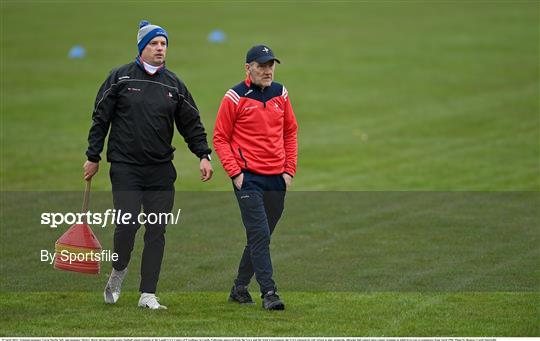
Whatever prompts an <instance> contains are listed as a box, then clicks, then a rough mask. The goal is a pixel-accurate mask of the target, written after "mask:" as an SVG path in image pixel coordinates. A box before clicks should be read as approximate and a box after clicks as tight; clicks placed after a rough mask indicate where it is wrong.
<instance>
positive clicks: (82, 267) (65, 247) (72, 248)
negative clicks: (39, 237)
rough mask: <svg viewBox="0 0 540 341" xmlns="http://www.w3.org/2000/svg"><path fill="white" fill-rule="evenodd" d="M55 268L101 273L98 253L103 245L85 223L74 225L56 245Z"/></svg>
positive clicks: (85, 204)
mask: <svg viewBox="0 0 540 341" xmlns="http://www.w3.org/2000/svg"><path fill="white" fill-rule="evenodd" d="M89 194H90V181H87V182H86V189H85V191H84V202H83V210H82V211H83V213H84V212H86V211H88V197H89ZM54 248H55V253H56V255H55V257H54V268H55V269H59V270H67V271H75V272H81V273H87V274H98V273H99V260H97V258H98V257H96V253H100V252H101V244H100V243H99V240H98V239H97V238H96V236H95V234H94V232H92V229H91V228H90V226H89V225H88V223H86V222H84V223H82V224H75V225H72V226H71V227H70V228H69V229H68V230H67V231H66V232H65V233H64V234H63V235H62V236H61V237H60V238H58V240H57V241H56V243H55V244H54Z"/></svg>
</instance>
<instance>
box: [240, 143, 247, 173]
mask: <svg viewBox="0 0 540 341" xmlns="http://www.w3.org/2000/svg"><path fill="white" fill-rule="evenodd" d="M238 153H239V154H240V158H241V159H242V161H244V167H245V168H246V169H247V168H248V164H247V161H246V158H245V157H244V154H242V149H240V147H238Z"/></svg>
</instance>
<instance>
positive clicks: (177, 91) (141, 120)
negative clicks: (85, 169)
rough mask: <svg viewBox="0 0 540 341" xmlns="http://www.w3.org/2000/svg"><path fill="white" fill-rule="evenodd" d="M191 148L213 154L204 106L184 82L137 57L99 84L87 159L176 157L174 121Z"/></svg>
mask: <svg viewBox="0 0 540 341" xmlns="http://www.w3.org/2000/svg"><path fill="white" fill-rule="evenodd" d="M173 122H174V123H175V124H176V127H177V129H178V131H179V132H180V134H181V135H182V136H183V137H184V140H185V141H186V143H187V144H188V147H189V149H190V150H191V152H192V153H193V154H195V155H197V156H198V157H201V156H202V155H204V154H210V152H211V150H210V148H208V143H207V141H206V132H205V130H204V126H203V125H202V123H201V119H200V116H199V111H198V109H197V106H196V105H195V102H194V101H193V98H192V97H191V94H190V93H189V91H188V89H187V88H186V86H185V84H184V83H183V82H182V81H181V80H180V79H178V77H176V75H175V74H174V73H172V72H171V71H169V70H167V69H166V68H163V69H161V70H159V71H158V72H157V73H155V74H154V75H149V74H148V73H146V71H145V70H144V69H143V67H142V66H141V65H140V64H139V62H138V61H135V62H133V63H129V64H126V65H123V66H121V67H119V68H117V69H114V70H112V71H111V74H110V75H109V77H108V78H107V79H106V80H105V82H104V83H103V85H102V86H101V88H100V89H99V92H98V95H97V97H96V103H95V106H94V113H93V115H92V127H91V128H90V133H89V135H88V150H87V151H86V156H87V158H88V160H90V161H93V162H98V161H99V160H101V157H100V156H99V155H100V154H101V151H102V150H103V144H104V141H105V136H107V132H108V131H109V126H110V127H111V131H110V134H109V140H108V142H107V144H108V148H107V161H109V162H123V163H131V164H137V165H151V164H158V163H163V162H167V161H170V160H172V159H173V152H174V150H175V148H174V147H173V146H172V145H171V142H172V138H173V133H174V124H173Z"/></svg>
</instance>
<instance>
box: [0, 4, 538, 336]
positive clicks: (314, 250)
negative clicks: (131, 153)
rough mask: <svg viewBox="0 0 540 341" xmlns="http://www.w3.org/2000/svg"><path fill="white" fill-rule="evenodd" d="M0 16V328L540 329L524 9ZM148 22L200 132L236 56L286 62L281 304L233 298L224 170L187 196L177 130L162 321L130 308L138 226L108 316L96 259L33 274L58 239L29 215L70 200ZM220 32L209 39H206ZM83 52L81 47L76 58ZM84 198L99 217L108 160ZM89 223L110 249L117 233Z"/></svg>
mask: <svg viewBox="0 0 540 341" xmlns="http://www.w3.org/2000/svg"><path fill="white" fill-rule="evenodd" d="M0 4H1V19H2V20H1V25H2V26H1V28H2V33H1V65H0V66H1V80H0V81H1V93H0V100H1V101H0V102H1V157H0V167H1V182H0V187H1V190H2V195H1V212H0V214H1V217H0V219H1V224H0V229H1V230H0V236H1V251H0V252H1V257H0V259H1V264H0V265H1V266H0V269H1V276H0V287H1V289H2V290H1V293H0V309H1V314H0V315H1V318H0V335H1V336H235V335H236V336H287V335H291V336H460V335H461V336H540V329H539V327H538V321H539V320H540V308H539V307H540V270H539V269H540V248H539V247H538V246H539V245H540V218H539V217H538V213H537V211H538V207H540V193H539V192H540V115H539V93H540V83H539V63H538V61H539V55H540V54H539V42H540V35H539V31H538V27H539V21H540V20H539V9H540V8H539V3H538V2H537V1H522V2H510V1H508V2H505V1H499V2H493V3H489V2H480V1H478V2H460V1H459V2H458V1H455V2H454V1H445V2H412V1H411V2H401V1H399V2H398V1H395V2H375V1H366V2H358V3H355V2H314V3H307V2H306V3H296V4H291V3H287V2H271V3H265V4H264V6H263V5H261V4H259V3H257V4H248V3H244V2H231V3H226V2H201V3H197V2H185V3H180V2H178V3H176V2H163V3H152V4H147V3H144V2H120V3H112V4H106V3H104V2H59V1H57V2H45V1H24V2H23V1H6V0H1V2H0ZM156 9H157V10H156ZM150 14H151V15H150ZM141 19H149V20H150V21H152V22H154V23H156V24H159V25H162V26H164V27H165V28H166V29H167V31H168V32H169V41H170V47H169V51H168V58H167V63H168V67H169V68H170V69H172V70H173V71H174V72H176V73H177V74H178V75H179V76H180V78H182V79H183V80H184V81H185V83H186V84H187V85H188V87H189V89H190V90H191V92H192V94H193V96H194V98H195V100H196V101H197V104H198V106H199V109H200V111H201V116H202V120H203V123H204V124H205V126H206V127H207V129H208V132H209V135H210V136H211V132H212V130H213V124H214V120H215V115H216V111H217V108H218V105H219V102H220V100H221V98H222V96H223V94H224V93H225V91H226V90H227V89H228V88H229V87H230V86H232V85H234V84H236V83H237V82H239V81H240V80H241V79H243V76H244V75H243V72H242V67H243V60H244V55H245V52H246V50H247V49H248V48H249V47H250V46H251V45H254V44H256V43H259V42H266V43H267V44H269V45H270V46H271V47H272V48H273V49H274V51H275V53H276V55H277V56H278V57H279V58H280V59H281V61H282V64H281V65H279V66H278V68H277V71H276V80H277V81H279V82H282V83H284V84H285V85H286V86H287V89H288V90H289V93H290V96H291V100H292V103H293V107H294V109H295V112H296V116H297V119H298V122H299V126H300V130H299V164H298V174H297V176H296V178H295V180H294V186H293V187H292V192H291V193H289V195H288V198H287V207H286V211H285V216H284V217H283V219H282V221H281V222H280V225H279V226H278V230H277V232H276V234H275V236H274V238H273V240H272V252H273V259H274V263H275V269H276V280H277V282H278V285H279V288H280V292H281V294H282V296H283V298H284V299H285V302H286V304H287V310H286V311H285V312H281V313H280V312H272V313H269V312H265V311H263V310H262V309H261V307H260V300H259V299H257V305H256V306H252V307H238V306H235V305H233V304H229V303H227V302H226V298H227V292H228V290H229V289H230V285H231V281H232V278H233V277H234V271H235V266H236V263H237V261H238V257H239V255H240V251H241V249H242V245H243V243H244V236H243V231H242V226H241V223H240V217H239V212H238V209H237V207H236V203H235V202H234V198H233V196H232V194H231V193H230V189H231V185H230V182H229V180H228V179H227V177H226V174H225V173H224V171H223V170H222V168H221V166H220V165H219V161H218V160H216V161H215V162H214V168H215V170H216V174H215V178H214V179H213V180H212V181H211V182H210V183H207V184H203V183H201V182H200V181H199V180H198V167H197V166H198V165H197V163H198V161H197V160H196V158H195V157H194V156H192V155H190V154H189V152H188V151H187V148H186V146H185V144H184V142H183V141H182V139H181V138H180V137H179V136H178V134H177V135H176V136H175V139H174V143H173V144H174V145H175V146H176V147H177V151H176V154H175V165H176V167H177V169H178V173H179V178H178V181H177V182H176V188H177V191H178V193H177V198H176V207H175V208H176V209H178V208H181V209H182V212H183V215H182V220H181V223H180V224H179V225H178V226H170V227H169V229H168V231H167V246H166V248H167V249H166V254H165V260H164V265H163V272H162V275H161V280H160V287H159V293H158V296H160V298H161V299H162V302H163V304H165V305H168V306H169V310H167V311H159V312H149V311H142V310H139V309H137V307H136V303H137V286H138V266H139V264H140V254H141V252H140V251H141V246H142V233H139V235H138V242H137V245H136V250H135V251H134V253H133V259H132V264H131V266H130V274H129V276H128V278H127V282H126V284H125V287H124V288H125V292H124V294H123V296H122V298H121V300H120V301H119V303H118V305H117V306H107V305H105V304H104V303H102V296H101V295H102V288H103V286H104V284H105V281H106V278H107V274H108V272H109V271H110V264H109V263H105V264H103V268H102V272H101V273H100V274H99V275H98V276H84V275H80V274H74V273H67V272H60V271H56V270H53V269H52V267H51V266H49V265H47V264H44V263H42V262H40V261H39V252H40V250H41V249H48V250H52V249H53V244H54V241H55V240H56V239H57V238H58V237H59V236H60V235H61V234H62V232H63V231H65V226H63V227H60V228H58V229H56V230H53V229H49V228H48V227H46V226H42V225H39V215H40V213H41V212H44V211H51V212H52V211H59V212H65V211H77V210H78V209H79V206H80V198H81V193H80V190H81V189H82V188H83V183H82V179H81V177H82V170H81V166H82V164H83V162H84V160H85V158H84V151H85V149H86V137H87V133H88V129H89V126H90V117H91V111H92V107H93V103H94V99H95V95H96V93H97V90H98V88H99V86H100V84H101V83H102V81H103V80H104V79H105V77H106V76H107V74H108V72H109V71H110V70H111V69H112V68H114V67H116V66H118V65H120V64H123V63H127V62H129V61H131V60H133V58H134V57H135V55H136V39H135V37H136V33H137V24H138V22H139V21H140V20H141ZM216 28H219V29H222V30H223V31H224V32H225V33H226V34H227V41H226V42H225V43H224V44H217V45H216V44H210V43H208V42H207V40H206V37H207V35H208V33H209V32H210V31H211V30H213V29H216ZM76 44H80V45H82V46H84V47H85V48H86V49H87V56H86V58H84V59H81V60H69V59H68V58H67V53H68V51H69V49H70V48H71V47H72V46H73V45H76ZM93 189H94V192H93V195H92V202H91V207H92V208H93V209H95V210H99V209H105V208H108V207H110V205H111V204H110V200H111V198H110V182H109V178H108V164H106V163H102V166H101V170H100V173H99V174H98V176H97V177H96V178H95V180H94V181H93ZM94 230H95V232H96V234H97V236H98V238H99V239H100V241H101V242H102V245H103V247H104V248H110V247H111V244H112V232H113V229H112V228H111V227H108V228H104V229H101V228H96V227H94ZM251 290H252V292H253V293H256V291H257V288H256V285H252V286H251ZM28 321H31V323H28Z"/></svg>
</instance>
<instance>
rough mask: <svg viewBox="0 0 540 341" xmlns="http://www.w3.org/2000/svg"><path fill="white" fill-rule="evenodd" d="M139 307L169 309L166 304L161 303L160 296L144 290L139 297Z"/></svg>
mask: <svg viewBox="0 0 540 341" xmlns="http://www.w3.org/2000/svg"><path fill="white" fill-rule="evenodd" d="M139 307H141V308H148V309H152V310H154V309H167V307H166V306H164V305H161V304H159V298H157V297H156V295H154V294H147V293H145V292H143V293H142V294H141V298H140V299H139Z"/></svg>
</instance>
